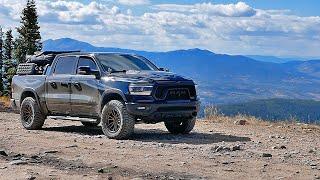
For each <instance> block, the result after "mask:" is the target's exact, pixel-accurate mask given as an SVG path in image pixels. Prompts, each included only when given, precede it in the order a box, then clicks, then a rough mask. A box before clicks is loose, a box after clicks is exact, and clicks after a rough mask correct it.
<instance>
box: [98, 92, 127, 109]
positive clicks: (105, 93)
mask: <svg viewBox="0 0 320 180" xmlns="http://www.w3.org/2000/svg"><path fill="white" fill-rule="evenodd" d="M114 95H116V96H119V97H121V99H122V100H123V101H124V102H127V98H126V96H125V95H124V93H123V92H122V91H121V90H119V89H107V90H105V91H104V92H103V93H102V95H101V100H100V103H99V107H100V108H99V112H101V111H102V109H103V105H104V100H105V98H108V96H109V97H111V96H114Z"/></svg>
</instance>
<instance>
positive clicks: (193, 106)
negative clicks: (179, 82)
mask: <svg viewBox="0 0 320 180" xmlns="http://www.w3.org/2000/svg"><path fill="white" fill-rule="evenodd" d="M126 108H127V111H128V112H129V114H131V115H133V116H135V117H137V118H140V119H141V120H143V121H146V122H161V121H167V120H174V119H183V118H192V117H196V116H197V113H198V111H199V108H200V102H199V101H188V102H166V103H126Z"/></svg>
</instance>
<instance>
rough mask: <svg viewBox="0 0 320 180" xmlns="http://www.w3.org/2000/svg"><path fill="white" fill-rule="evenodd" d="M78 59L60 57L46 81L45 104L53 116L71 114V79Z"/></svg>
mask: <svg viewBox="0 0 320 180" xmlns="http://www.w3.org/2000/svg"><path fill="white" fill-rule="evenodd" d="M77 60H78V58H77V57H76V56H62V57H58V59H57V60H56V61H55V63H54V65H53V66H54V69H53V70H52V72H51V74H50V75H49V76H48V77H47V80H46V90H47V94H46V102H47V107H48V110H49V111H50V112H51V113H52V114H54V115H69V114H70V113H71V103H70V95H71V77H72V75H74V74H75V71H76V64H77Z"/></svg>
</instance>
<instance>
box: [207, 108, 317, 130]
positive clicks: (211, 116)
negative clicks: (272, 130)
mask: <svg viewBox="0 0 320 180" xmlns="http://www.w3.org/2000/svg"><path fill="white" fill-rule="evenodd" d="M239 120H245V121H246V125H253V126H257V125H258V126H273V127H278V128H280V127H281V128H286V129H292V130H295V131H296V130H302V131H304V132H320V126H319V125H316V124H306V123H299V122H298V121H297V119H294V118H292V119H288V120H283V121H275V122H271V121H267V120H263V119H259V118H256V117H254V116H247V115H242V114H238V115H237V116H232V117H231V116H226V115H224V114H222V113H220V112H219V111H218V109H217V107H215V106H208V107H206V109H205V118H204V121H205V122H207V123H227V124H234V122H236V121H239Z"/></svg>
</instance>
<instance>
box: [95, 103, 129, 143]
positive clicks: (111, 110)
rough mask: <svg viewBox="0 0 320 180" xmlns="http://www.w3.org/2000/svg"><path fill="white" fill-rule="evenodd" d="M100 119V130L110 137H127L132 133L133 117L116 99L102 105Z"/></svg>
mask: <svg viewBox="0 0 320 180" xmlns="http://www.w3.org/2000/svg"><path fill="white" fill-rule="evenodd" d="M101 121H102V123H101V126H102V131H103V133H104V134H105V135H106V136H107V137H108V138H110V139H128V138H129V137H130V136H131V135H132V134H133V133H134V125H135V118H134V117H133V116H131V115H130V114H128V112H127V109H126V107H125V105H124V104H123V103H122V102H120V101H118V100H112V101H110V102H109V103H107V104H106V105H105V106H104V108H103V110H102V114H101Z"/></svg>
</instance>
